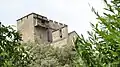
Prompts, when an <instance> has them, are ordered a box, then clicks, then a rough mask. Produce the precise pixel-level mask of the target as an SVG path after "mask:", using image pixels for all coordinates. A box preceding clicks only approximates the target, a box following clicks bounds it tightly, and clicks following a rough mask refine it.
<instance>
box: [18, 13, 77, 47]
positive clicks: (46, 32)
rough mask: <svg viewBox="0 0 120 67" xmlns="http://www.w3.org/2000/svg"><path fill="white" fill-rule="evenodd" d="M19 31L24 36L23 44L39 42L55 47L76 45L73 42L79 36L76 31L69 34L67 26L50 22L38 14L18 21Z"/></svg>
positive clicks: (31, 14)
mask: <svg viewBox="0 0 120 67" xmlns="http://www.w3.org/2000/svg"><path fill="white" fill-rule="evenodd" d="M17 30H18V31H19V32H20V33H21V34H22V39H23V42H28V41H32V42H35V41H38V42H39V43H41V44H48V43H49V44H51V45H55V46H61V45H65V44H74V43H73V40H74V39H75V38H76V37H77V36H78V35H77V33H76V32H75V31H73V32H70V33H68V26H67V25H66V24H62V23H58V22H56V21H53V20H49V19H48V18H47V17H44V16H42V15H39V14H36V13H30V14H28V15H26V16H24V17H22V18H20V19H18V20H17Z"/></svg>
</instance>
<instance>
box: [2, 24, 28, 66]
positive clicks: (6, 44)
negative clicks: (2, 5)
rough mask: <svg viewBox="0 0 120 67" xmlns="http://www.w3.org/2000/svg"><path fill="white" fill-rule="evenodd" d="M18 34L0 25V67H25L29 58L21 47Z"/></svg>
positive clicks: (9, 27) (8, 27) (10, 28)
mask: <svg viewBox="0 0 120 67" xmlns="http://www.w3.org/2000/svg"><path fill="white" fill-rule="evenodd" d="M20 42H21V37H20V34H19V33H18V32H17V31H16V30H14V29H13V28H12V27H11V26H4V25H2V24H0V67H26V66H27V65H28V64H29V62H30V57H29V55H28V53H27V51H26V50H25V49H24V47H23V46H22V45H21V43H20Z"/></svg>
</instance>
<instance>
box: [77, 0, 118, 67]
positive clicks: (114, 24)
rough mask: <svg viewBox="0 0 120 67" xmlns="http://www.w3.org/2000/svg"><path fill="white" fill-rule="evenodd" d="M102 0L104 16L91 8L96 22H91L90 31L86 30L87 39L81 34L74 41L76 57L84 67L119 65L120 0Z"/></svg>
mask: <svg viewBox="0 0 120 67" xmlns="http://www.w3.org/2000/svg"><path fill="white" fill-rule="evenodd" d="M104 2H105V4H106V6H107V7H106V8H104V9H105V10H106V11H107V12H104V13H103V14H104V16H100V15H99V14H98V12H96V11H95V10H94V8H92V11H93V12H94V13H95V14H96V15H97V19H98V23H97V24H95V25H94V24H92V23H91V26H92V31H91V32H88V34H89V37H88V39H85V38H84V36H83V35H81V37H79V38H78V39H77V40H76V42H75V44H76V51H77V55H78V58H79V57H81V58H82V61H83V62H84V64H85V65H84V66H85V67H119V66H120V0H112V1H111V3H108V1H107V0H104ZM81 66H83V65H81Z"/></svg>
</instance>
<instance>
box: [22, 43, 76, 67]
mask: <svg viewBox="0 0 120 67" xmlns="http://www.w3.org/2000/svg"><path fill="white" fill-rule="evenodd" d="M24 45H26V46H27V50H29V52H30V53H31V55H33V59H34V60H33V62H32V64H30V65H29V66H30V67H74V62H73V59H75V54H76V52H75V51H73V46H71V45H65V46H64V47H63V48H54V47H53V46H51V45H49V44H38V43H26V44H24Z"/></svg>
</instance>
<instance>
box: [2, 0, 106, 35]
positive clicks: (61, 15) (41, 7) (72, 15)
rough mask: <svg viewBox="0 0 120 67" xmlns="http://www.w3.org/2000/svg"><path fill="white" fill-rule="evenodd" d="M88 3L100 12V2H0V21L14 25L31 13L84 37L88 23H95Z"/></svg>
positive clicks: (69, 0)
mask: <svg viewBox="0 0 120 67" xmlns="http://www.w3.org/2000/svg"><path fill="white" fill-rule="evenodd" d="M88 3H90V5H91V6H93V7H94V8H95V9H96V10H98V11H99V12H102V8H103V7H104V3H103V1H102V0H0V21H1V22H2V23H3V24H7V25H10V24H16V20H17V19H19V18H21V17H22V16H24V15H27V14H29V13H31V12H35V13H38V14H41V15H44V16H46V17H48V18H49V19H52V20H55V21H58V22H61V23H64V24H67V25H68V27H69V31H73V30H75V31H76V32H77V33H78V34H83V35H86V34H87V33H86V31H88V30H90V29H91V27H90V24H89V22H92V23H95V21H96V20H95V15H94V14H93V13H92V12H91V8H90V7H89V5H88Z"/></svg>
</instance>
